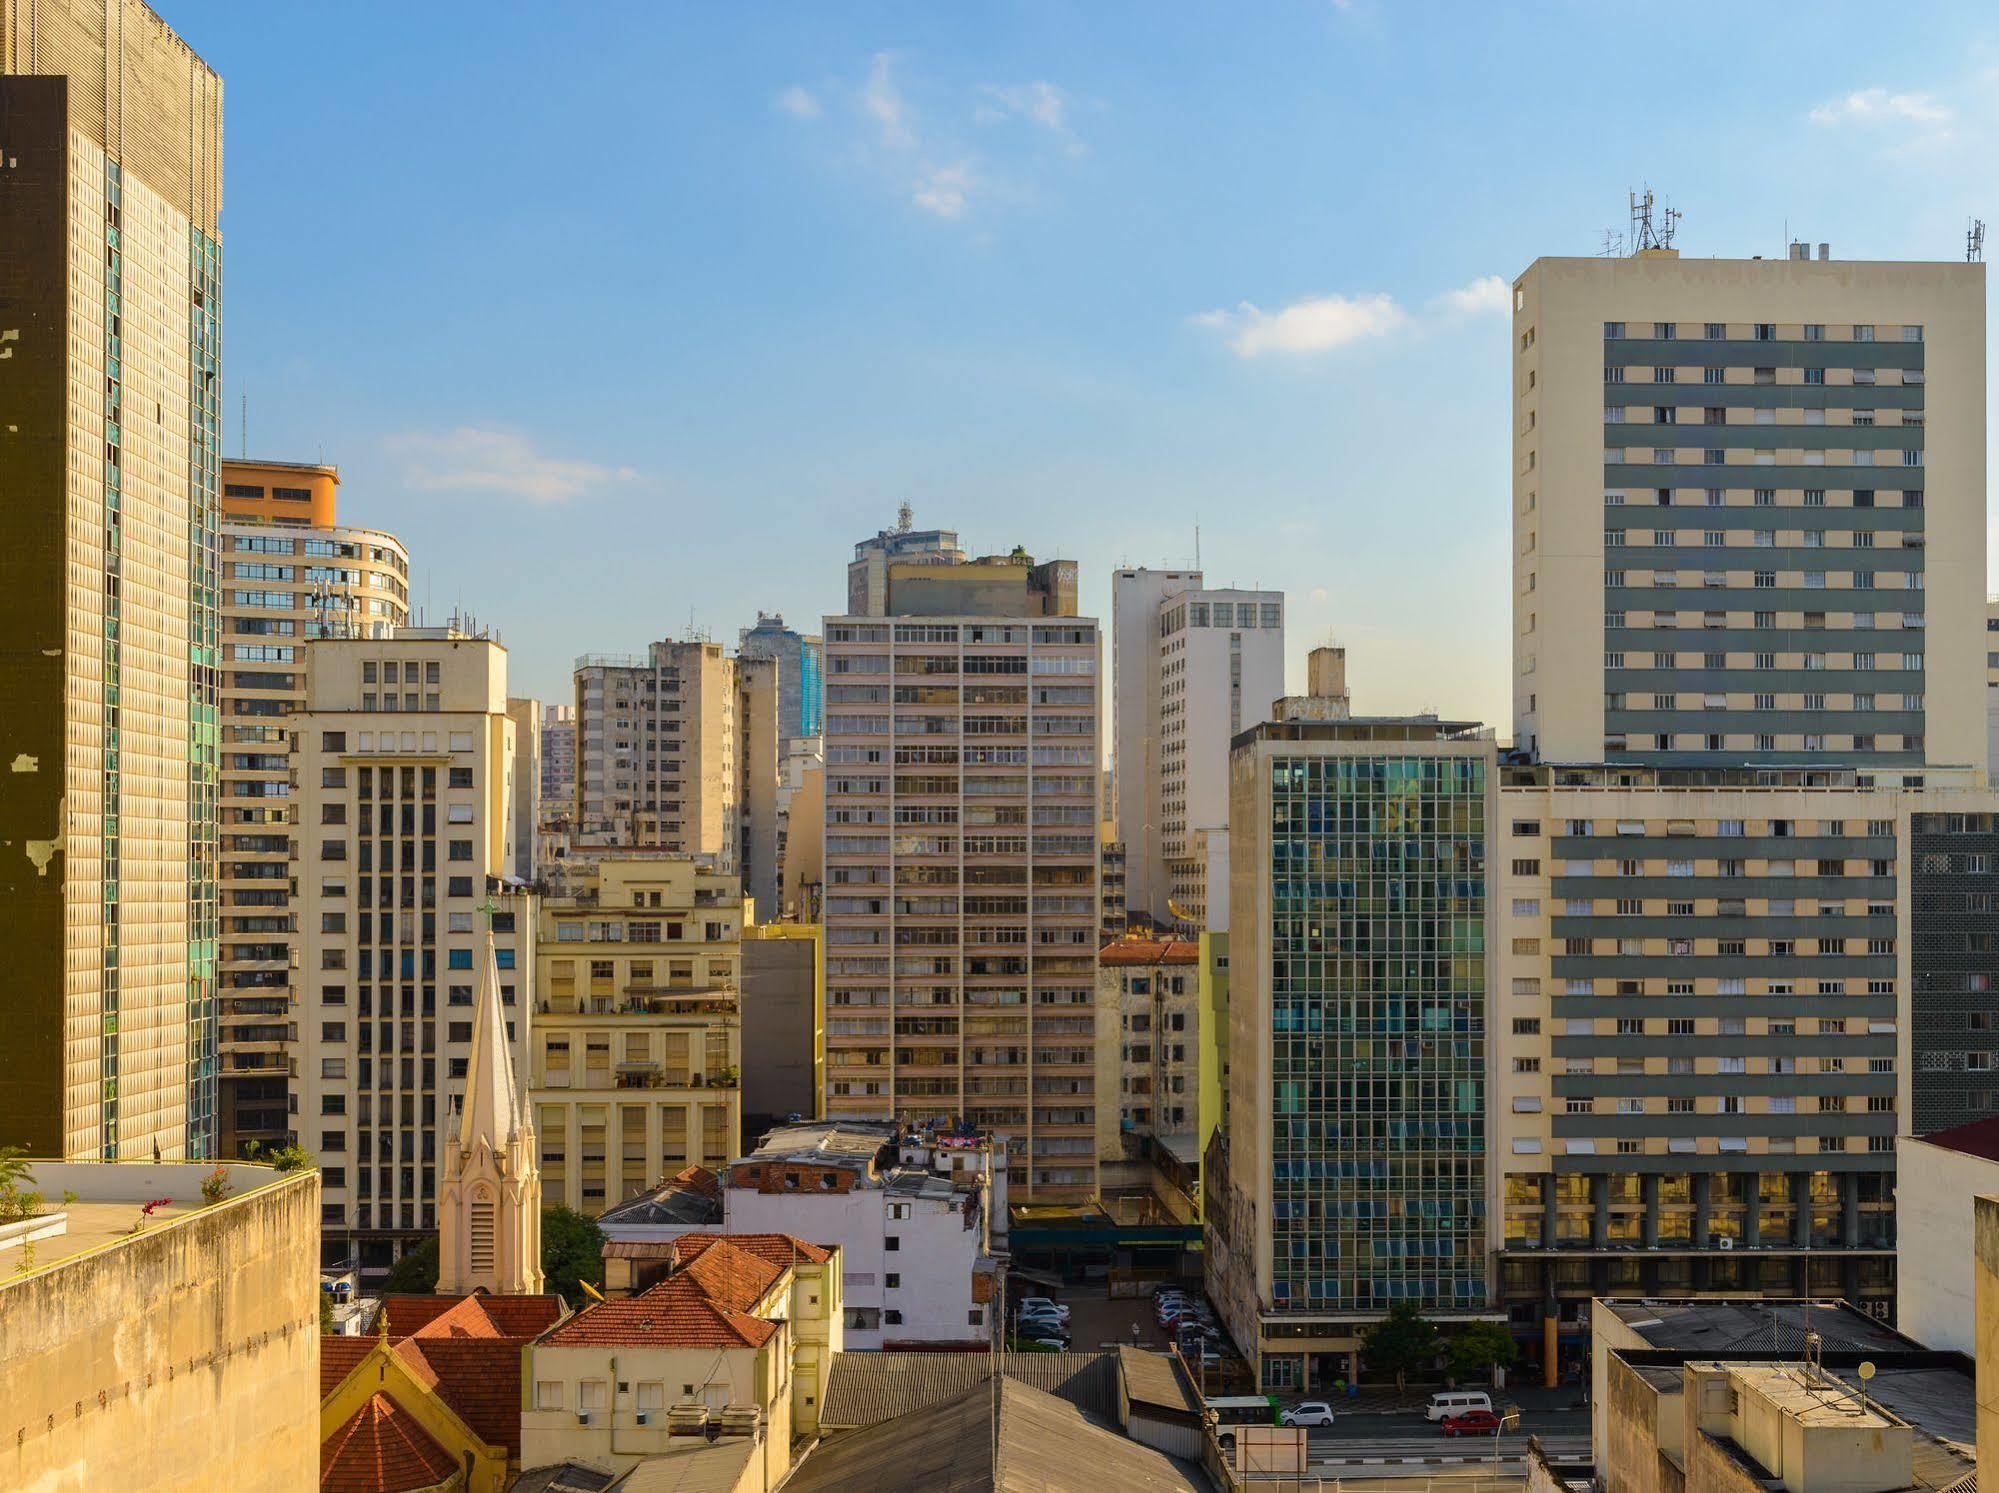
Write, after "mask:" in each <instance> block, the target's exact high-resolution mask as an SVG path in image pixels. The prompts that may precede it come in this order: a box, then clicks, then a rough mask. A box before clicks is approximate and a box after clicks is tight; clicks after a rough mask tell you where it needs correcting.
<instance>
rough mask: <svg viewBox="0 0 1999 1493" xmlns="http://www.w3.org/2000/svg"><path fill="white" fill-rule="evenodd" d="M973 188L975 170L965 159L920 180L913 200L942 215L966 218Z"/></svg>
mask: <svg viewBox="0 0 1999 1493" xmlns="http://www.w3.org/2000/svg"><path fill="white" fill-rule="evenodd" d="M971 190H972V170H971V167H970V166H968V165H966V163H965V162H963V161H958V162H956V163H955V164H953V165H949V166H939V167H937V168H936V169H935V170H934V171H927V172H925V173H924V174H923V175H922V176H921V177H919V178H918V179H917V182H916V187H915V190H914V191H913V192H912V193H911V196H910V200H911V201H913V202H914V203H915V204H916V205H917V206H918V207H920V208H922V209H923V210H924V211H925V212H929V213H935V214H936V215H937V216H938V217H940V218H962V217H963V216H964V215H965V208H966V205H967V203H966V198H967V195H968V194H969V193H970V192H971Z"/></svg>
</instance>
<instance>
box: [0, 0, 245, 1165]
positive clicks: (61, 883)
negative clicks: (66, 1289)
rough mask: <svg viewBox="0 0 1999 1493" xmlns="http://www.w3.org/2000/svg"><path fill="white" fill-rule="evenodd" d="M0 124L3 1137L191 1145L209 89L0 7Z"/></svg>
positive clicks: (40, 1144) (53, 10) (101, 20)
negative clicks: (4, 302) (1, 265)
mask: <svg viewBox="0 0 1999 1493" xmlns="http://www.w3.org/2000/svg"><path fill="white" fill-rule="evenodd" d="M0 119H4V120H5V123H4V125H0V152H4V154H5V156H6V159H7V162H8V169H7V170H6V171H5V172H4V173H0V222H4V223H5V224H6V238H5V250H6V253H5V258H6V263H7V266H8V289H7V298H8V304H9V307H10V310H9V313H8V323H9V324H8V326H7V327H6V328H5V330H4V333H0V335H4V336H5V337H6V339H7V346H6V349H5V351H6V356H7V358H8V362H7V375H6V377H5V378H4V379H0V428H4V429H5V430H6V432H7V440H6V442H5V444H4V448H0V488H4V491H5V493H6V500H5V502H4V503H0V696H4V698H5V699H6V701H7V709H6V712H5V721H4V725H0V759H4V760H5V761H6V762H7V763H9V764H10V765H11V768H12V770H11V771H9V772H7V773H5V774H0V840H4V841H6V842H7V844H9V845H10V846H13V847H14V849H13V850H12V852H10V853H9V854H8V855H7V856H6V857H5V858H4V864H0V940H4V942H5V944H6V946H7V948H8V950H9V960H10V964H9V969H8V998H7V1000H6V1001H5V1002H4V1005H0V1046H4V1047H5V1050H6V1051H7V1053H8V1055H9V1056H8V1065H9V1078H8V1081H7V1082H6V1083H5V1084H4V1085H0V1142H7V1143H14V1144H19V1145H23V1146H25V1147H26V1148H27V1149H28V1150H29V1151H30V1152H33V1153H38V1154H41V1155H61V1156H73V1157H93V1156H99V1157H105V1158H118V1159H129V1158H139V1157H157V1156H166V1157H183V1156H186V1157H202V1156H211V1155H213V1154H214V1153H215V1150H216V1145H217V1137H216V1116H215V1109H216V1052H217V1045H218V1033H217V1017H216V988H215V980H216V971H215V950H216V943H217V939H218V936H219V933H220V925H219V909H218V902H217V887H216V870H217V810H218V804H217V793H218V788H219V783H218V766H219V764H218V761H217V758H218V755H219V743H218V739H217V724H216V676H217V672H218V666H219V659H220V646H221V637H220V633H219V630H218V624H219V621H220V619H219V616H218V612H217V607H216V592H217V589H218V584H217V577H216V573H215V566H216V529H217V522H218V516H217V507H216V489H217V480H216V461H217V457H218V456H219V454H220V453H219V450H218V447H219V445H220V436H219V432H220V424H221V421H220V410H219V407H218V403H217V401H218V398H219V395H220V389H221V361H220V360H221V345H220V335H219V333H220V326H221V316H220V309H219V305H218V301H219V296H220V288H221V264H220V260H221V241H220V237H219V231H218V228H217V218H218V214H219V212H220V209H221V197H222V80H221V79H220V78H218V77H217V76H216V75H215V73H214V72H213V71H212V70H210V68H209V67H208V66H207V65H206V64H205V63H203V62H202V60H201V59H200V58H199V57H198V56H196V55H195V53H194V52H193V51H192V50H191V49H190V48H189V47H188V46H187V44H186V43H185V42H183V41H182V40H181V39H180V37H178V36H176V35H175V34H174V33H173V31H171V30H170V29H169V28H168V27H167V25H166V23H165V22H163V21H162V20H161V19H160V18H159V17H158V16H157V15H155V14H154V13H153V12H152V11H151V10H149V9H148V8H147V7H146V6H145V5H144V4H142V3H141V0H108V3H104V4H97V3H94V0H93V3H90V4H84V3H80V0H53V3H49V4H40V3H28V0H4V3H0ZM107 246H108V247H107Z"/></svg>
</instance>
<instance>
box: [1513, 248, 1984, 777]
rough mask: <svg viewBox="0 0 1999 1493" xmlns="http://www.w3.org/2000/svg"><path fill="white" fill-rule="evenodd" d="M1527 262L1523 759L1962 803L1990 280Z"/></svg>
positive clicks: (1519, 376)
mask: <svg viewBox="0 0 1999 1493" xmlns="http://www.w3.org/2000/svg"><path fill="white" fill-rule="evenodd" d="M1806 247H1807V246H1805V245H1803V244H1798V245H1794V246H1793V250H1792V254H1791V257H1789V258H1787V259H1771V260H1740V259H1732V260H1731V259H1681V258H1680V257H1678V254H1677V252H1675V251H1672V250H1651V251H1647V252H1644V253H1640V254H1637V255H1635V256H1633V257H1630V258H1607V259H1606V258H1596V259H1555V258H1549V259H1539V260H1536V261H1535V262H1534V263H1533V264H1532V265H1531V266H1530V267H1529V268H1528V269H1527V270H1526V272H1525V273H1524V274H1522V275H1521V276H1520V277H1519V279H1518V280H1517V281H1516V282H1515V284H1514V287H1513V332H1514V341H1513V346H1514V355H1513V406H1514V411H1513V413H1514V419H1513V429H1514V437H1513V441H1514V463H1513V533H1514V553H1513V569H1514V588H1513V590H1514V639H1513V643H1514V648H1513V654H1514V678H1513V688H1514V720H1515V726H1514V732H1515V745H1516V746H1518V747H1520V748H1521V749H1523V750H1525V751H1526V752H1528V753H1529V754H1531V755H1533V756H1535V757H1537V758H1538V759H1539V760H1541V761H1544V762H1594V761H1599V760H1602V759H1605V758H1608V759H1610V760H1614V761H1618V762H1629V763H1636V764H1649V765H1688V766H1700V765H1709V764H1715V765H1731V764H1733V765H1740V764H1755V765H1761V766H1795V765H1799V764H1810V763H1827V762H1833V763H1846V764H1851V765H1853V766H1855V767H1857V768H1859V769H1861V770H1862V771H1863V772H1864V773H1866V774H1867V775H1868V776H1870V777H1872V778H1873V779H1874V780H1875V781H1877V782H1881V783H1891V782H1897V781H1903V780H1906V779H1909V778H1926V779H1927V781H1928V782H1929V783H1931V784H1932V785H1934V784H1936V783H1938V782H1941V781H1947V780H1950V781H1964V782H1974V783H1975V782H1982V781H1983V780H1984V776H1985V762H1986V737H1985V722H1984V718H1983V714H1982V712H1981V710H1980V708H1979V707H1980V705H1981V704H1982V702H1983V699H1984V692H1983V691H1982V690H1980V689H1979V688H1978V687H1977V686H1978V683H1979V681H1980V679H1981V678H1982V677H1983V667H1982V665H1981V663H1980V652H1981V651H1982V650H1980V649H1979V647H1978V639H1979V636H1980V627H1979V617H1980V608H1981V605H1982V600H1983V597H1984V594H1985V592H1984V586H1985V266H1984V265H1982V264H1921V263H1868V262H1857V261H1850V260H1840V261H1834V260H1830V259H1828V258H1827V257H1826V251H1825V246H1823V245H1821V246H1820V255H1819V258H1818V259H1815V260H1814V259H1809V258H1807V257H1806V256H1805V252H1804V251H1805V250H1806Z"/></svg>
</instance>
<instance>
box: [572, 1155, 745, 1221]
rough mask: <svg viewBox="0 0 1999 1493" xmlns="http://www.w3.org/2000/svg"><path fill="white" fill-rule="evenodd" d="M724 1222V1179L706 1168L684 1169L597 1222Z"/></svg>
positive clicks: (606, 1211) (609, 1209) (693, 1167)
mask: <svg viewBox="0 0 1999 1493" xmlns="http://www.w3.org/2000/svg"><path fill="white" fill-rule="evenodd" d="M721 1221H722V1180H721V1178H720V1177H718V1176H716V1175H715V1173H713V1172H711V1171H709V1170H708V1168H706V1167H705V1166H689V1167H683V1168H682V1169H681V1170H680V1171H678V1172H676V1173H674V1174H673V1176H671V1177H669V1178H668V1179H667V1180H666V1181H664V1182H662V1183H660V1184H659V1186H657V1187H655V1188H653V1190H652V1191H651V1192H642V1193H640V1194H639V1195H638V1196H637V1197H633V1198H627V1199H625V1201H624V1202H622V1203H619V1204H618V1205H617V1206H616V1207H615V1208H606V1209H605V1210H604V1212H603V1214H602V1215H601V1216H600V1217H599V1218H598V1220H597V1222H598V1224H599V1225H600V1226H601V1227H604V1228H607V1229H615V1228H616V1227H617V1226H618V1225H620V1224H627V1225H629V1224H709V1223H720V1222H721Z"/></svg>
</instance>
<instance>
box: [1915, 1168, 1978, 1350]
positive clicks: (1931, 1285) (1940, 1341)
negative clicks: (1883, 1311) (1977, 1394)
mask: <svg viewBox="0 0 1999 1493" xmlns="http://www.w3.org/2000/svg"><path fill="white" fill-rule="evenodd" d="M1992 1192H1999V1161H1989V1160H1987V1159H1986V1158H1984V1157H1982V1156H1966V1155H1965V1154H1964V1153H1963V1152H1961V1151H1951V1150H1946V1149H1945V1148H1944V1147H1942V1146H1933V1145H1931V1144H1929V1142H1927V1141H1924V1140H1919V1139H1917V1138H1916V1137H1914V1136H1907V1135H1905V1136H1902V1137H1901V1138H1900V1139H1898V1140H1897V1141H1896V1143H1895V1225H1896V1227H1895V1280H1896V1287H1895V1289H1896V1309H1897V1310H1896V1315H1897V1320H1898V1323H1899V1325H1900V1327H1901V1329H1902V1331H1904V1332H1906V1333H1908V1334H1909V1336H1911V1337H1913V1338H1914V1339H1915V1340H1916V1341H1917V1342H1919V1343H1921V1344H1922V1345H1923V1346H1924V1347H1925V1348H1948V1349H1951V1350H1953V1351H1955V1352H1959V1353H1970V1352H1972V1351H1974V1350H1975V1348H1976V1345H1977V1324H1978V1314H1977V1310H1976V1304H1975V1298H1976V1296H1977V1275H1978V1269H1977V1256H1976V1250H1975V1244H1974V1232H1975V1230H1974V1226H1973V1214H1974V1207H1973V1204H1974V1200H1975V1199H1976V1198H1977V1196H1978V1194H1980V1193H1992Z"/></svg>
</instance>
